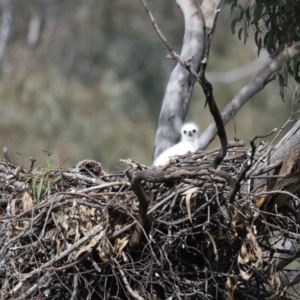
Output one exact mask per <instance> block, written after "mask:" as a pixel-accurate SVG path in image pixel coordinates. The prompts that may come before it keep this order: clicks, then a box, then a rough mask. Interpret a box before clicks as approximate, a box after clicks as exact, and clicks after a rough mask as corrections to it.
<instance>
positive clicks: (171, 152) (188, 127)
mask: <svg viewBox="0 0 300 300" xmlns="http://www.w3.org/2000/svg"><path fill="white" fill-rule="evenodd" d="M197 139H198V126H197V125H196V124H195V123H186V124H184V125H183V126H182V128H181V141H180V142H179V143H178V144H176V145H174V146H172V147H171V148H168V149H166V150H165V151H164V152H162V153H161V154H160V155H159V156H158V157H157V158H156V160H155V161H154V163H153V165H154V166H163V165H165V164H167V163H168V162H169V161H170V158H172V157H173V156H177V155H184V154H187V153H188V152H189V151H190V152H195V151H196V150H198V148H199V145H198V141H197Z"/></svg>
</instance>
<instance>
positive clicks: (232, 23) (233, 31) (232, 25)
mask: <svg viewBox="0 0 300 300" xmlns="http://www.w3.org/2000/svg"><path fill="white" fill-rule="evenodd" d="M236 21H237V18H234V19H233V20H232V21H231V25H230V27H231V33H232V34H235V24H236Z"/></svg>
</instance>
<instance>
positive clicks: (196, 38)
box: [153, 0, 222, 161]
mask: <svg viewBox="0 0 300 300" xmlns="http://www.w3.org/2000/svg"><path fill="white" fill-rule="evenodd" d="M176 3H177V5H178V7H179V9H180V10H181V11H182V14H183V17H184V21H185V33H184V38H183V47H182V51H181V54H180V57H181V59H182V60H184V61H186V62H189V64H190V66H191V68H192V69H194V70H196V71H198V70H199V68H200V64H201V59H202V57H203V55H204V51H205V41H206V30H210V29H211V26H212V24H213V20H214V16H215V12H216V10H217V9H218V7H219V6H220V5H221V3H222V1H220V0H219V1H209V0H206V1H203V3H202V5H201V7H200V6H199V4H198V2H197V0H176ZM202 10H203V11H202ZM204 20H205V21H204ZM205 22H206V24H207V26H205ZM194 84H195V78H194V77H193V75H191V74H190V73H189V72H188V71H187V70H186V69H185V68H183V67H182V66H181V65H180V64H177V65H176V67H175V69H174V70H173V72H172V74H171V76H170V79H169V81H168V84H167V88H166V92H165V96H164V99H163V104H162V108H161V112H160V116H159V121H158V128H157V132H156V137H155V146H154V152H153V161H154V160H155V158H156V157H157V156H158V155H159V154H160V153H162V152H163V151H164V150H166V149H167V148H169V147H171V146H173V145H174V144H176V143H177V142H178V140H179V137H180V129H181V127H182V124H183V122H184V119H185V116H186V113H187V110H188V107H189V103H190V99H191V95H192V91H193V87H194Z"/></svg>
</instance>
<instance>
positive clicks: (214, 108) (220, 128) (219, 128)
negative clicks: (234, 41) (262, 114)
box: [196, 11, 227, 169]
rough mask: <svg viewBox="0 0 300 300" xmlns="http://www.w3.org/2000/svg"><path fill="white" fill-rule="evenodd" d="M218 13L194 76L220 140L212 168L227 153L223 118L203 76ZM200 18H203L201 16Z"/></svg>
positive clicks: (211, 90) (210, 87)
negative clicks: (199, 65) (196, 74)
mask: <svg viewBox="0 0 300 300" xmlns="http://www.w3.org/2000/svg"><path fill="white" fill-rule="evenodd" d="M218 15H219V12H218V11H217V12H216V13H215V18H214V22H213V26H212V28H211V30H210V32H208V33H207V44H206V51H205V55H204V58H203V60H202V62H201V68H200V72H199V76H197V78H196V79H197V81H198V82H199V83H200V85H201V87H202V89H203V92H204V94H205V97H206V103H207V104H208V106H209V110H210V113H211V114H212V116H213V117H214V120H215V122H216V126H217V132H218V136H219V138H220V142H221V149H220V152H219V153H218V155H217V156H216V157H215V159H214V161H213V162H212V163H211V165H210V167H211V168H213V169H216V168H217V166H218V165H219V164H220V163H221V162H222V161H223V159H224V157H225V156H226V153H227V135H226V131H225V127H224V124H223V120H222V117H221V114H220V111H219V109H218V106H217V104H216V101H215V98H214V95H213V87H212V84H211V83H210V82H209V81H208V80H207V79H206V77H205V70H206V66H207V61H208V59H209V51H210V45H211V39H212V34H213V32H214V30H215V27H216V23H217V18H218ZM202 18H203V16H202Z"/></svg>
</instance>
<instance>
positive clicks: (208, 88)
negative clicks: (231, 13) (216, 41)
mask: <svg viewBox="0 0 300 300" xmlns="http://www.w3.org/2000/svg"><path fill="white" fill-rule="evenodd" d="M141 1H142V2H143V4H144V7H145V9H146V12H147V14H148V16H149V18H150V20H151V22H152V25H153V27H154V29H155V31H156V32H157V34H158V35H159V37H160V39H161V40H162V41H163V43H164V44H165V45H166V47H167V48H168V50H169V52H170V56H171V58H173V59H175V60H176V61H177V62H178V63H179V64H180V65H181V66H182V67H184V68H185V69H187V71H189V72H190V73H191V74H192V75H193V76H194V77H195V79H196V80H197V81H198V82H199V83H200V85H201V87H202V89H203V91H204V94H205V96H206V101H207V103H208V105H209V108H210V112H211V114H212V115H213V117H214V119H215V122H216V125H217V131H218V135H219V137H220V140H221V145H222V148H221V151H220V153H219V154H218V155H217V156H216V157H215V160H214V162H213V164H212V165H211V167H213V168H214V169H215V168H216V167H217V166H218V165H219V164H220V163H221V162H222V160H223V158H224V157H225V155H226V152H227V136H226V132H225V128H224V125H223V121H222V117H221V114H220V111H219V109H218V107H217V105H216V102H215V100H214V97H213V93H212V89H213V88H212V85H211V83H210V82H208V81H207V79H206V78H205V69H206V65H207V61H208V57H209V50H210V43H211V38H212V34H213V32H214V30H215V26H216V22H217V17H218V13H219V12H218V11H217V12H216V14H215V18H214V21H213V26H212V28H211V30H210V32H208V33H207V46H206V53H205V56H204V59H203V60H202V62H201V69H200V73H199V74H197V73H196V72H195V70H193V68H191V66H190V64H189V63H188V62H185V61H183V60H182V59H181V57H180V56H179V55H178V54H177V53H176V52H175V51H174V50H173V47H172V46H171V44H170V43H169V42H168V40H167V39H166V37H165V36H164V35H163V33H162V32H161V30H160V29H159V27H158V25H157V23H156V21H155V19H154V17H153V15H152V13H151V11H150V9H149V8H148V5H147V1H146V0H141ZM201 17H202V18H203V19H204V16H203V15H202V14H201ZM204 21H205V20H204Z"/></svg>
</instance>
